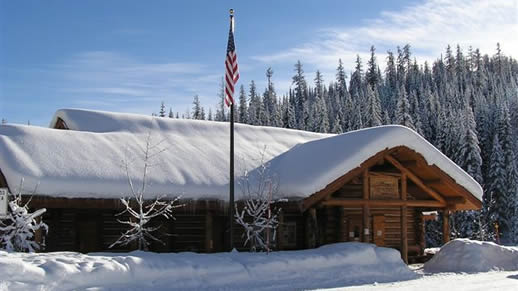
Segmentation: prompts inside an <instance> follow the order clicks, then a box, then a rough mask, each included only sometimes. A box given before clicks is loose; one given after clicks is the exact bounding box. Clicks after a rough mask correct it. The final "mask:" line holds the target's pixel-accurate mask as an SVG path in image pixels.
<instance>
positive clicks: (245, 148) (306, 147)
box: [0, 109, 482, 200]
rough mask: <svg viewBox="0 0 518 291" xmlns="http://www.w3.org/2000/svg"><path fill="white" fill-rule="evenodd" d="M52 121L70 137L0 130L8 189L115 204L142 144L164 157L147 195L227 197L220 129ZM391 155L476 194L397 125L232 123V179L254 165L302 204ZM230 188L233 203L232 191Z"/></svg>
mask: <svg viewBox="0 0 518 291" xmlns="http://www.w3.org/2000/svg"><path fill="white" fill-rule="evenodd" d="M57 118H61V119H63V120H64V121H65V122H66V124H67V126H68V128H69V129H71V130H55V129H47V128H40V127H32V126H21V125H3V126H1V127H0V169H1V170H2V172H3V173H4V175H5V176H6V179H7V182H8V184H9V185H10V187H14V186H13V185H18V184H19V182H20V179H21V178H25V185H24V188H25V191H29V190H31V189H34V187H35V186H36V184H37V183H38V182H39V185H38V189H37V193H38V194H41V195H49V196H58V197H91V198H101V197H102V198H117V197H120V196H121V194H128V191H129V187H128V182H127V177H126V171H125V170H124V160H135V157H136V156H137V155H140V154H141V153H142V147H143V146H144V145H145V143H146V139H147V137H148V135H150V137H151V139H152V140H151V144H155V143H158V142H161V143H160V148H164V149H165V151H164V152H162V153H161V154H160V155H159V156H157V159H159V161H156V160H155V161H152V162H153V164H154V167H152V168H151V172H150V174H149V187H148V189H149V190H148V194H149V195H153V194H154V195H157V194H170V195H182V197H183V198H193V199H196V198H214V199H223V200H226V199H227V198H228V180H229V166H228V164H229V162H228V159H229V126H228V123H223V122H213V121H198V120H184V119H170V118H159V117H151V116H145V115H137V114H126V113H113V112H103V111H91V110H81V109H64V110H59V111H57V112H56V114H55V116H54V118H53V121H52V122H51V126H53V125H54V124H55V122H56V121H57ZM397 146H406V147H408V148H411V149H413V150H415V151H416V152H419V153H420V154H422V155H423V157H424V158H425V159H426V161H427V162H428V163H429V164H436V165H437V166H438V167H439V168H441V169H442V170H443V171H444V172H445V173H446V174H448V175H449V176H450V177H452V178H453V179H454V180H455V181H456V182H457V183H458V184H460V185H462V186H463V187H464V188H466V189H467V190H468V191H470V192H471V193H472V194H473V195H474V196H476V197H477V198H478V199H479V200H480V199H481V197H482V188H481V187H480V185H479V184H478V183H477V182H476V181H475V180H473V179H472V178H471V177H470V176H469V175H468V174H466V172H464V171H463V170H462V169H461V168H460V167H458V166H457V165H456V164H455V163H453V162H452V161H451V160H450V159H448V158H447V157H446V156H444V155H443V154H442V153H441V152H440V151H439V150H437V149H436V148H435V147H434V146H432V145H431V144H430V143H428V142H427V141H426V140H425V139H424V138H422V137H421V136H420V135H419V134H417V133H416V132H414V131H413V130H411V129H408V128H406V127H403V126H396V125H391V126H381V127H375V128H369V129H363V130H358V131H353V132H349V133H345V134H341V135H330V134H317V133H310V132H305V131H298V130H290V129H282V128H273V127H260V126H250V125H244V124H236V126H235V153H236V156H235V164H236V169H235V174H236V176H241V175H242V174H244V173H245V171H246V170H253V169H254V168H256V167H257V166H259V165H260V162H261V158H263V160H264V161H269V164H270V168H269V171H270V173H272V175H275V177H276V179H277V181H278V183H279V194H280V195H281V196H283V197H293V196H297V197H307V196H309V195H311V194H313V193H315V192H317V191H319V190H322V189H323V188H325V187H326V186H327V185H328V184H329V183H331V182H333V181H334V180H336V179H337V178H339V177H341V176H342V175H344V174H345V173H347V172H349V171H350V170H352V169H354V168H355V167H357V166H358V165H360V164H361V163H362V162H364V161H365V160H367V159H368V158H370V157H371V156H373V155H375V154H376V153H378V152H380V151H382V150H384V149H386V148H393V147H397ZM263 152H264V156H262V155H263ZM142 168H143V165H142V162H141V161H140V163H139V160H138V159H136V161H135V162H134V163H133V164H132V165H131V166H130V169H129V175H130V176H131V177H133V178H135V181H136V182H138V181H140V180H139V179H138V177H141V176H142ZM252 174H253V172H252ZM238 182H239V178H238V179H236V183H238ZM236 189H237V190H236V195H237V196H238V197H239V194H240V193H239V186H236ZM11 190H14V189H11Z"/></svg>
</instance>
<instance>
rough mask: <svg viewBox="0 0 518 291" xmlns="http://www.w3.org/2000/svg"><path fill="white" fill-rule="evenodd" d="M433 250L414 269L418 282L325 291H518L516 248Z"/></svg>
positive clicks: (469, 245)
mask: <svg viewBox="0 0 518 291" xmlns="http://www.w3.org/2000/svg"><path fill="white" fill-rule="evenodd" d="M434 251H437V253H436V254H435V256H434V257H433V258H432V260H430V261H429V262H427V263H426V264H425V265H424V266H417V268H414V269H415V272H416V274H419V275H420V276H421V277H420V278H419V279H416V280H409V281H402V282H393V283H382V284H379V283H374V284H368V285H361V286H351V287H341V288H332V289H325V290H326V291H331V290H333V291H338V290H402V291H405V290H408V291H410V290H420V291H427V290H433V291H437V290H455V291H464V290H466V291H468V290H469V291H471V290H484V291H487V290H495V291H496V290H498V291H507V290H509V291H515V290H518V247H504V246H500V245H497V244H495V243H492V242H480V241H473V240H468V239H456V240H453V241H451V242H449V243H448V244H446V245H444V246H443V247H442V248H441V249H440V250H439V251H438V249H434ZM504 270H507V271H504ZM321 290H324V289H321Z"/></svg>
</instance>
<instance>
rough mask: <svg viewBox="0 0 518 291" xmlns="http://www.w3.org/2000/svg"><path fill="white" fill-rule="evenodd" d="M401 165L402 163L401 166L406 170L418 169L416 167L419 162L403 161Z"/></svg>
mask: <svg viewBox="0 0 518 291" xmlns="http://www.w3.org/2000/svg"><path fill="white" fill-rule="evenodd" d="M400 163H401V165H403V166H404V167H405V168H406V167H416V166H417V161H401V162H400Z"/></svg>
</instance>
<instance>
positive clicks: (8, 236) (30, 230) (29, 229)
mask: <svg viewBox="0 0 518 291" xmlns="http://www.w3.org/2000/svg"><path fill="white" fill-rule="evenodd" d="M22 188H23V179H22V181H21V182H20V187H19V189H18V191H17V193H14V194H11V196H12V199H11V201H9V207H8V208H9V212H8V214H7V217H5V218H4V219H2V220H0V234H1V236H0V246H1V247H2V248H3V249H5V250H7V251H16V252H31V253H32V252H34V251H36V250H39V249H40V245H39V244H38V243H37V242H36V241H34V233H35V232H36V231H37V230H40V229H42V230H45V232H47V231H48V226H47V225H46V224H45V223H44V222H43V221H42V220H41V219H38V218H39V217H40V216H41V215H42V214H43V213H45V211H46V209H45V208H42V209H38V210H36V211H34V212H30V210H29V203H30V199H29V201H27V202H26V203H25V204H24V203H23V201H22Z"/></svg>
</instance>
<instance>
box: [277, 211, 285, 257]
mask: <svg viewBox="0 0 518 291" xmlns="http://www.w3.org/2000/svg"><path fill="white" fill-rule="evenodd" d="M278 221H279V225H278V226H277V250H282V249H283V248H284V212H283V211H282V210H281V211H280V212H279V215H278Z"/></svg>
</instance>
